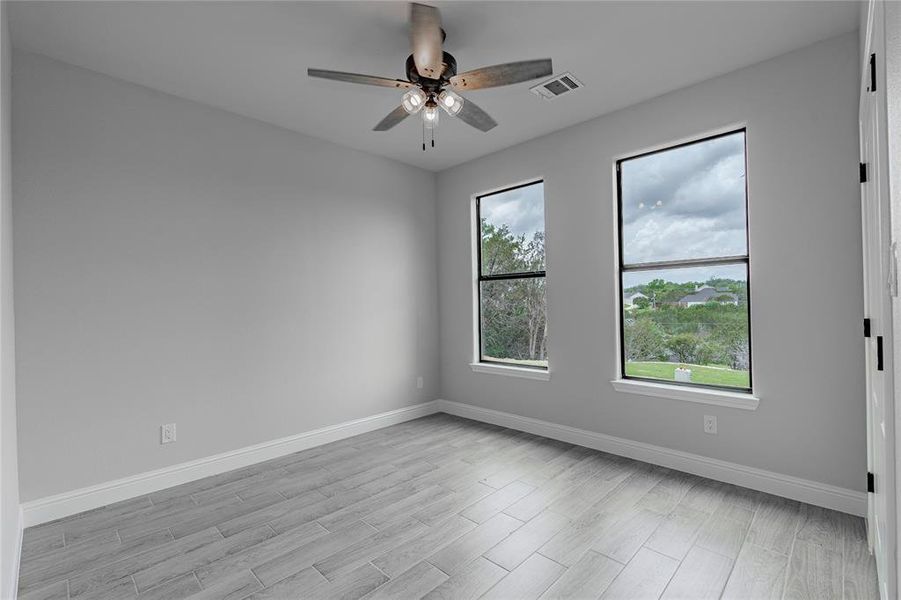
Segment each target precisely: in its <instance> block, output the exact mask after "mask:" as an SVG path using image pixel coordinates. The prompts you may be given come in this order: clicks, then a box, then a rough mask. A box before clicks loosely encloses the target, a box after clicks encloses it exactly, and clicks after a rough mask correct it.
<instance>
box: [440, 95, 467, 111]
mask: <svg viewBox="0 0 901 600" xmlns="http://www.w3.org/2000/svg"><path fill="white" fill-rule="evenodd" d="M438 105H439V106H441V108H443V109H444V111H445V112H446V113H447V114H449V115H451V116H454V115H456V114H457V113H458V112H460V110H461V109H462V108H463V98H461V97H460V96H458V95H457V94H455V93H454V92H452V91H451V90H444V91H443V92H441V94H439V95H438Z"/></svg>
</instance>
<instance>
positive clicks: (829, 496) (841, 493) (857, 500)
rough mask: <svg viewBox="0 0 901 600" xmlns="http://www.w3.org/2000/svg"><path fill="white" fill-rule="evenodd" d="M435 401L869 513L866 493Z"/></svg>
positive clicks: (455, 410)
mask: <svg viewBox="0 0 901 600" xmlns="http://www.w3.org/2000/svg"><path fill="white" fill-rule="evenodd" d="M437 402H438V410H439V411H441V412H445V413H448V414H451V415H457V416H460V417H465V418H467V419H473V420H476V421H482V422H485V423H491V424H494V425H500V426H502V427H509V428H510V429H516V430H517V431H525V432H528V433H533V434H535V435H540V436H544V437H547V438H551V439H555V440H560V441H563V442H569V443H570V444H576V445H579V446H585V447H587V448H593V449H594V450H601V451H603V452H609V453H610V454H615V455H617V456H625V457H627V458H633V459H635V460H640V461H643V462H647V463H651V464H655V465H660V466H663V467H668V468H671V469H676V470H678V471H684V472H686V473H693V474H695V475H700V476H702V477H707V478H709V479H715V480H717V481H723V482H726V483H732V484H735V485H740V486H742V487H746V488H751V489H753V490H758V491H761V492H766V493H768V494H775V495H776V496H782V497H784V498H791V499H793V500H799V501H801V502H806V503H808V504H815V505H816V506H822V507H824V508H831V509H833V510H837V511H841V512H844V513H850V514H853V515H858V516H865V515H866V514H867V495H866V493H865V492H858V491H854V490H849V489H846V488H840V487H836V486H833V485H828V484H825V483H818V482H816V481H810V480H808V479H801V478H799V477H792V476H790V475H782V474H781V473H774V472H772V471H765V470H763V469H757V468H754V467H747V466H744V465H739V464H737V463H731V462H726V461H724V460H717V459H715V458H708V457H706V456H701V455H699V454H691V453H689V452H681V451H679V450H671V449H670V448H663V447H661V446H654V445H652V444H645V443H643V442H635V441H632V440H627V439H623V438H618V437H614V436H612V435H605V434H603V433H595V432H593V431H587V430H585V429H578V428H576V427H568V426H566V425H558V424H556V423H551V422H549V421H541V420H539V419H532V418H530V417H522V416H519V415H514V414H512V413H506V412H501V411H497V410H491V409H488V408H481V407H479V406H473V405H471V404H462V403H460V402H451V401H449V400H438V401H437Z"/></svg>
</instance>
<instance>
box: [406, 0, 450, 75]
mask: <svg viewBox="0 0 901 600" xmlns="http://www.w3.org/2000/svg"><path fill="white" fill-rule="evenodd" d="M443 42H444V32H443V31H442V30H441V13H440V12H439V11H438V9H437V8H434V7H432V6H426V5H424V4H416V3H415V2H414V3H412V4H410V46H411V47H412V49H413V62H414V63H415V64H416V70H417V71H418V72H419V76H420V77H425V78H427V79H438V78H439V77H441V73H442V71H443V69H444V67H443V66H442V62H443V60H442V59H443V58H444V50H442V48H441V44H442V43H443Z"/></svg>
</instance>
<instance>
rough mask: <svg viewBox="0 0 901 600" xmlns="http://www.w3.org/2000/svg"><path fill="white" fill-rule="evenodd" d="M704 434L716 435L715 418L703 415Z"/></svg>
mask: <svg viewBox="0 0 901 600" xmlns="http://www.w3.org/2000/svg"><path fill="white" fill-rule="evenodd" d="M704 433H709V434H711V435H716V417H714V416H713V415H704Z"/></svg>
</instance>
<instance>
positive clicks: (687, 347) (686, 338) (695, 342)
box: [666, 333, 700, 363]
mask: <svg viewBox="0 0 901 600" xmlns="http://www.w3.org/2000/svg"><path fill="white" fill-rule="evenodd" d="M699 345H700V340H699V339H698V336H696V335H695V334H693V333H677V334H676V335H673V336H670V338H669V339H668V340H667V341H666V347H667V348H668V349H669V351H670V352H672V353H673V354H674V355H675V357H676V358H677V359H678V360H679V362H681V363H691V362H694V361H695V358H696V357H697V354H698V347H699Z"/></svg>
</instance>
